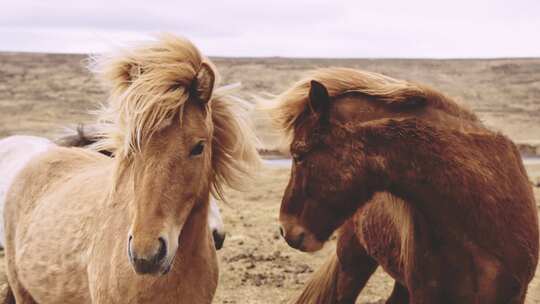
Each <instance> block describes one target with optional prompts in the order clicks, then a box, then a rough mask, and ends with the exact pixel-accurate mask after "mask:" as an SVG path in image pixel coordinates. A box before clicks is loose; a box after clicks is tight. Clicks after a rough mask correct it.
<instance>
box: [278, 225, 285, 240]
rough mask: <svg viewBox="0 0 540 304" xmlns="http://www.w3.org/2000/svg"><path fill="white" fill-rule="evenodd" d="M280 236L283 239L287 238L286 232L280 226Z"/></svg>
mask: <svg viewBox="0 0 540 304" xmlns="http://www.w3.org/2000/svg"><path fill="white" fill-rule="evenodd" d="M279 234H280V235H281V237H285V232H283V227H281V226H279Z"/></svg>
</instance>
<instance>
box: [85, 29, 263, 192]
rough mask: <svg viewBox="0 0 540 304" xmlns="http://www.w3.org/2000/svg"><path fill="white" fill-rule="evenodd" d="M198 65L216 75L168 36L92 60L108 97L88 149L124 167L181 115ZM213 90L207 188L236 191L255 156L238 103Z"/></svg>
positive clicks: (189, 49) (203, 60)
mask: <svg viewBox="0 0 540 304" xmlns="http://www.w3.org/2000/svg"><path fill="white" fill-rule="evenodd" d="M203 63H206V64H208V65H209V66H210V67H211V68H212V70H213V72H214V74H215V75H217V72H216V71H215V68H214V67H213V65H212V63H211V62H210V60H209V59H207V58H205V57H203V56H202V55H201V54H200V52H199V50H198V49H197V48H196V47H195V46H194V45H193V44H192V43H191V42H189V41H188V40H185V39H181V38H178V37H175V36H172V35H163V36H161V37H160V39H159V40H157V41H154V42H151V43H148V44H146V45H142V46H140V47H137V48H134V49H131V50H124V51H122V52H120V53H119V54H115V55H112V56H111V55H105V56H102V57H98V58H97V59H95V60H94V62H93V65H92V69H93V70H94V71H95V73H96V74H97V75H98V77H99V78H100V79H101V80H102V81H103V82H104V84H105V85H106V86H107V87H108V88H109V91H110V95H109V99H108V102H107V103H106V104H105V105H104V106H103V107H102V109H101V110H100V111H99V112H98V121H99V123H98V125H97V126H98V128H99V131H98V132H99V138H101V139H100V140H99V141H98V142H96V143H95V144H94V146H93V148H94V149H97V150H104V151H111V152H112V153H113V154H114V156H115V158H117V159H118V162H119V164H120V166H121V167H125V166H126V164H128V163H129V160H130V158H131V155H132V154H133V153H137V152H139V151H140V150H141V147H142V146H143V145H144V144H145V142H146V141H147V140H149V139H150V138H151V136H152V135H153V134H154V133H155V132H156V131H158V130H159V129H161V128H162V127H163V125H164V123H166V122H167V121H170V120H171V119H172V118H173V117H174V116H175V115H177V114H179V113H180V114H181V113H182V111H183V108H184V105H185V103H186V102H187V100H188V99H189V98H190V94H192V92H193V90H192V83H193V82H194V80H195V78H196V76H197V73H198V72H199V70H200V69H201V66H202V64H203ZM216 83H217V80H216ZM215 91H216V93H215V94H214V96H213V97H212V98H211V100H210V102H209V112H210V113H211V118H212V122H213V124H214V134H213V140H212V143H213V145H212V147H213V156H212V164H213V171H214V173H213V180H212V184H213V187H212V192H213V194H214V195H216V196H218V197H222V185H223V184H227V185H229V186H231V187H233V188H236V189H240V188H241V185H242V179H243V177H245V176H246V175H249V174H250V173H251V172H250V171H253V170H252V167H253V166H256V165H258V164H259V161H260V159H259V155H258V153H257V150H256V147H255V145H256V143H257V140H256V137H255V135H254V133H253V132H252V130H251V127H250V126H249V125H248V123H247V121H246V116H245V115H243V112H245V111H243V107H242V102H239V101H237V100H233V99H232V97H229V96H228V95H227V92H224V91H223V90H220V89H217V90H215ZM180 117H181V115H180ZM119 174H121V173H119Z"/></svg>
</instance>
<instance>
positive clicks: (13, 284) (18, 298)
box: [4, 267, 37, 304]
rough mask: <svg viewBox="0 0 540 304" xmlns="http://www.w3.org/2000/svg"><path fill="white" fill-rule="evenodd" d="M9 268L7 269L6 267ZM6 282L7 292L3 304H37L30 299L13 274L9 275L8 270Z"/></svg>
mask: <svg viewBox="0 0 540 304" xmlns="http://www.w3.org/2000/svg"><path fill="white" fill-rule="evenodd" d="M8 268H9V267H8ZM8 282H9V289H10V290H9V291H8V294H7V296H6V299H5V301H4V303H6V304H8V303H17V304H37V302H36V301H35V300H34V298H32V296H31V295H30V293H28V291H26V289H24V287H23V286H22V285H21V284H20V283H19V281H18V280H17V278H16V274H15V276H14V275H13V273H10V271H9V269H8Z"/></svg>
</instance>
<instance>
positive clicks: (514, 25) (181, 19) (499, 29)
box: [0, 0, 540, 58]
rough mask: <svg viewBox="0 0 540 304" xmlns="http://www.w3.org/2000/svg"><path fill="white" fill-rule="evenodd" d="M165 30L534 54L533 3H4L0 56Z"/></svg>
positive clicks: (401, 53)
mask: <svg viewBox="0 0 540 304" xmlns="http://www.w3.org/2000/svg"><path fill="white" fill-rule="evenodd" d="M159 32H171V33H176V34H179V35H183V36H185V37H187V38H189V39H191V40H192V41H194V42H195V43H196V44H197V45H198V46H199V47H200V48H201V49H202V51H203V52H204V53H206V54H209V55H217V56H293V57H415V58H418V57H432V58H449V57H450V58H455V57H532V56H540V1H539V0H451V1H437V0H403V1H400V0H395V1H385V0H369V1H366V0H350V1H347V0H326V1H320V0H265V1H258V0H221V1H219V0H216V1H206V0H181V1H173V0H127V1H123V0H121V1H118V0H86V1H80V0H37V1H27V0H7V2H3V3H2V10H1V11H0V50H1V51H32V52H62V53H65V52H69V53H88V52H102V51H106V50H108V49H110V48H115V47H117V46H119V45H123V44H125V43H127V42H132V41H138V40H143V39H148V37H151V35H152V34H155V33H159Z"/></svg>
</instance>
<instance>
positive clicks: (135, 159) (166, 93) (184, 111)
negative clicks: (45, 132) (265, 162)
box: [4, 36, 259, 304]
mask: <svg viewBox="0 0 540 304" xmlns="http://www.w3.org/2000/svg"><path fill="white" fill-rule="evenodd" d="M96 69H97V71H98V72H99V73H100V75H101V76H102V77H103V80H104V81H105V82H106V83H108V84H109V86H110V97H109V101H108V104H107V105H106V106H105V107H104V109H103V112H102V113H101V115H100V118H101V119H100V121H102V123H103V126H104V127H103V128H102V130H101V131H102V134H103V140H101V141H100V142H98V143H97V146H98V147H100V148H102V149H103V150H107V151H114V157H113V158H110V157H106V156H104V155H102V154H99V153H97V152H93V151H90V150H88V149H77V148H63V147H59V148H56V147H55V148H52V149H49V150H48V151H47V152H46V153H44V154H42V155H40V156H38V157H36V158H34V159H32V160H31V161H30V162H29V164H27V165H26V166H25V168H24V169H23V170H22V171H21V172H20V173H19V174H18V176H17V177H16V178H15V180H14V181H13V183H12V185H11V187H10V189H9V191H8V194H7V200H6V205H5V210H4V211H5V212H4V215H5V217H4V219H5V230H6V231H5V232H6V244H5V245H6V258H7V275H8V280H9V285H10V288H11V290H12V292H13V294H14V297H15V299H16V302H17V303H19V304H21V303H22V304H24V303H178V302H180V303H210V302H211V301H212V298H213V295H214V292H215V289H216V285H217V278H218V267H217V260H216V253H215V249H214V245H213V244H212V237H211V234H210V232H209V229H208V223H207V219H208V208H209V200H210V193H211V192H212V193H214V194H215V195H218V196H219V195H221V193H222V191H221V189H222V187H223V185H225V184H226V185H230V186H232V187H235V188H241V185H242V181H243V178H244V177H245V176H247V174H248V172H249V171H250V170H251V169H252V165H256V164H258V162H259V157H258V154H257V151H256V149H255V146H254V145H253V143H254V142H255V140H254V137H253V133H252V132H251V130H250V128H249V127H248V126H247V125H246V122H245V121H244V120H243V119H242V118H241V117H240V116H239V113H238V111H239V110H240V109H239V106H238V103H236V102H234V101H233V100H232V99H229V98H226V97H225V96H215V95H213V88H214V82H215V72H214V69H213V68H212V66H211V64H210V63H209V61H208V59H206V58H205V57H203V56H202V55H201V54H200V53H199V51H198V50H197V49H196V48H195V46H193V45H192V44H191V43H190V42H188V41H186V40H183V39H178V38H175V37H172V36H164V37H163V38H162V39H160V40H159V41H156V42H153V43H149V44H148V45H146V46H141V47H139V48H137V49H134V50H130V51H126V52H125V53H123V54H120V55H119V56H116V57H114V56H113V57H110V58H108V57H105V58H104V59H103V60H102V61H101V63H99V64H98V65H97V66H96ZM150 274H151V275H150Z"/></svg>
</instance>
